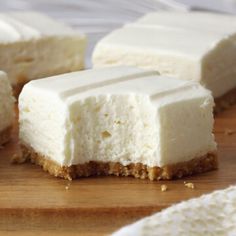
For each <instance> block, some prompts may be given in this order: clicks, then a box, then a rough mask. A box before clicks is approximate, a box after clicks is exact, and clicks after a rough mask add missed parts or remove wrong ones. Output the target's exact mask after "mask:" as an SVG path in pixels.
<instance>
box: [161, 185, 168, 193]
mask: <svg viewBox="0 0 236 236" xmlns="http://www.w3.org/2000/svg"><path fill="white" fill-rule="evenodd" d="M167 189H168V187H167V185H165V184H162V185H161V191H162V192H166V191H167Z"/></svg>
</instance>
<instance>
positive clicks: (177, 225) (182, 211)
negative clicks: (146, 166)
mask: <svg viewBox="0 0 236 236" xmlns="http://www.w3.org/2000/svg"><path fill="white" fill-rule="evenodd" d="M235 216H236V186H232V187H229V188H227V189H224V190H218V191H215V192H213V193H210V194H207V195H203V196H201V197H199V198H195V199H191V200H189V201H184V202H181V203H179V204H176V205H174V206H172V207H169V208H167V209H165V210H163V211H162V212H159V213H157V214H155V215H153V216H150V217H146V218H144V219H142V220H139V221H137V222H136V223H134V224H132V225H128V226H126V227H124V228H122V229H120V230H119V231H117V232H116V233H114V234H112V236H133V235H135V236H156V235H163V236H167V235H175V236H183V235H191V236H204V235H215V236H216V235H235V233H236V217H235Z"/></svg>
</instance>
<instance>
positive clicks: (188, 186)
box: [184, 181, 195, 189]
mask: <svg viewBox="0 0 236 236" xmlns="http://www.w3.org/2000/svg"><path fill="white" fill-rule="evenodd" d="M184 186H185V187H187V188H192V189H194V188H195V186H194V184H193V183H187V182H186V181H184Z"/></svg>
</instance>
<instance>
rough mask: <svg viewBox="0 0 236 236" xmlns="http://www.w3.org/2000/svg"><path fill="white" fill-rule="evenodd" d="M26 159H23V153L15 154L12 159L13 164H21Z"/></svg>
mask: <svg viewBox="0 0 236 236" xmlns="http://www.w3.org/2000/svg"><path fill="white" fill-rule="evenodd" d="M25 160H26V159H25V158H24V157H23V155H22V153H15V154H13V155H12V157H11V163H12V164H21V163H24V162H25Z"/></svg>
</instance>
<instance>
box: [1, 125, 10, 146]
mask: <svg viewBox="0 0 236 236" xmlns="http://www.w3.org/2000/svg"><path fill="white" fill-rule="evenodd" d="M11 131H12V127H7V128H6V129H4V130H2V131H0V145H3V144H5V143H6V142H8V141H9V140H10V138H11Z"/></svg>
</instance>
